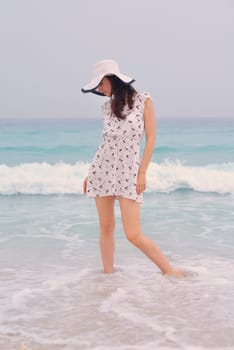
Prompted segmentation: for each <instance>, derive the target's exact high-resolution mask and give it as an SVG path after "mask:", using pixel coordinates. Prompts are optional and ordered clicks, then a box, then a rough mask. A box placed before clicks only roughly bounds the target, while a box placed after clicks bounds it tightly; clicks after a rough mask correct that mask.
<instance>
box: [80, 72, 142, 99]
mask: <svg viewBox="0 0 234 350" xmlns="http://www.w3.org/2000/svg"><path fill="white" fill-rule="evenodd" d="M108 75H115V76H116V77H118V78H119V79H120V80H122V81H123V82H124V83H125V84H132V83H133V82H134V81H135V79H133V78H130V77H128V76H126V75H124V74H121V73H118V74H117V73H115V74H106V75H100V76H98V77H96V78H94V79H92V80H91V81H90V82H89V83H88V84H86V85H85V86H84V87H83V88H82V89H81V91H82V92H84V93H87V92H92V93H93V94H96V95H100V96H105V95H104V94H103V93H102V92H98V91H97V88H98V86H99V84H100V82H101V81H102V79H103V78H104V77H105V76H108Z"/></svg>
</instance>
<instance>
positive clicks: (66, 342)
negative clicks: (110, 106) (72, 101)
mask: <svg viewBox="0 0 234 350" xmlns="http://www.w3.org/2000/svg"><path fill="white" fill-rule="evenodd" d="M101 129H102V120H101V119H94V120H91V119H89V120H83V119H77V120H75V119H63V120H62V119H57V120H55V119H53V120H49V119H41V120H13V119H9V120H4V119H1V120H0V281H1V283H0V349H2V350H12V349H16V350H86V349H89V350H151V349H152V350H155V349H157V350H173V349H183V350H208V349H216V350H221V349H225V350H229V349H230V350H231V349H234V312H233V310H234V120H230V119H229V120H226V119H219V120H218V119H205V118H200V119H199V118H197V119H189V118H187V119H186V120H185V119H160V118H159V119H158V120H157V146H156V149H155V152H154V155H153V158H152V161H151V163H150V166H149V170H148V175H147V190H146V192H145V193H144V201H143V204H142V209H141V215H142V228H143V232H144V233H145V234H146V235H147V236H148V237H150V238H151V239H152V240H153V241H154V242H155V243H156V244H157V245H158V246H159V247H160V248H161V249H162V250H163V251H164V253H165V254H166V255H167V257H168V259H169V260H170V262H171V263H172V264H173V265H174V266H177V267H180V268H183V269H185V270H186V271H187V272H188V273H187V276H186V277H185V278H183V279H175V278H168V277H164V276H162V274H161V273H160V271H159V269H158V268H157V267H156V266H155V265H154V264H153V263H152V262H151V261H149V260H148V259H147V258H146V257H145V256H144V255H143V254H142V253H141V252H139V251H138V250H137V249H136V248H135V247H133V246H131V245H130V243H129V242H128V241H127V240H126V238H125V236H124V233H123V230H122V226H121V221H120V212H119V207H118V202H116V206H115V211H116V218H117V225H116V232H115V237H116V252H115V272H114V274H112V275H105V274H103V273H102V266H101V259H100V254H99V232H98V231H99V228H98V218H97V214H96V208H95V204H94V201H93V200H92V199H88V198H86V197H85V196H84V195H83V194H82V181H83V179H84V177H85V176H86V175H87V171H88V166H89V163H90V162H91V160H92V158H93V156H94V154H95V151H96V149H97V147H98V145H99V143H100V141H101ZM143 144H144V141H143ZM142 147H143V145H142Z"/></svg>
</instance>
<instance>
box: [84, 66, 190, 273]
mask: <svg viewBox="0 0 234 350" xmlns="http://www.w3.org/2000/svg"><path fill="white" fill-rule="evenodd" d="M133 82H134V79H132V78H130V77H128V76H126V75H123V74H122V73H121V72H120V70H119V66H118V64H117V62H115V61H113V60H102V61H99V62H97V63H96V64H95V65H94V71H93V79H92V80H91V81H90V82H89V83H88V84H87V85H86V86H85V87H84V88H83V89H82V91H83V92H85V93H86V92H92V93H95V94H98V95H102V96H108V97H110V100H109V101H107V102H106V103H104V105H103V106H102V112H103V116H104V119H103V142H102V143H101V145H100V146H99V148H98V151H97V153H96V155H95V157H94V159H93V162H92V164H91V166H90V168H89V174H88V176H87V177H86V178H85V180H84V183H83V189H84V193H86V194H87V196H89V197H94V198H95V202H96V207H97V211H98V215H99V223H100V249H101V256H102V262H103V268H104V272H105V273H112V272H113V270H114V228H115V217H114V202H115V199H116V198H117V199H118V200H119V205H120V211H121V219H122V224H123V228H124V232H125V234H126V237H127V239H128V240H129V241H130V242H131V243H132V244H134V245H135V246H136V247H137V248H139V249H140V250H141V251H142V252H143V253H144V254H145V255H147V256H148V258H149V259H151V260H152V261H153V262H154V263H155V264H156V265H157V266H158V267H159V268H160V270H161V271H162V273H163V274H167V275H173V276H182V275H183V272H182V271H179V270H175V269H174V268H173V267H172V266H171V265H170V264H169V262H168V261H167V259H166V257H165V256H164V255H163V253H162V252H161V251H160V249H159V248H158V247H157V246H156V245H155V244H154V243H153V242H152V241H151V240H150V239H148V238H147V237H145V236H144V235H143V234H142V232H141V226H140V203H141V202H142V192H143V191H144V190H145V188H146V172H147V169H148V165H149V163H150V160H151V157H152V154H153V150H154V146H155V134H156V123H155V113H154V108H153V103H152V100H151V98H150V96H149V94H147V93H138V92H136V90H135V89H134V88H133V86H132V85H131V84H132V83H133ZM143 132H145V136H146V143H145V148H144V152H143V156H142V159H141V160H140V140H141V137H142V135H143Z"/></svg>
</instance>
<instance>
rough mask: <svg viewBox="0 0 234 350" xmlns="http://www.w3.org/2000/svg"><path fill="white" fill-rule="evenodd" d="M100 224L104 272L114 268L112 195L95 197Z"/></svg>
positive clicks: (113, 198)
mask: <svg viewBox="0 0 234 350" xmlns="http://www.w3.org/2000/svg"><path fill="white" fill-rule="evenodd" d="M95 202H96V207H97V211H98V216H99V225H100V250H101V256H102V263H103V268H104V272H105V273H112V272H113V270H114V249H115V244H114V229H115V217H114V202H115V197H114V196H106V197H97V198H95Z"/></svg>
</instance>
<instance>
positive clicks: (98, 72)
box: [81, 60, 135, 96]
mask: <svg viewBox="0 0 234 350" xmlns="http://www.w3.org/2000/svg"><path fill="white" fill-rule="evenodd" d="M107 75H115V76H117V77H118V78H119V79H120V80H122V81H123V82H124V83H126V84H131V83H133V82H134V81H135V79H133V78H130V77H128V76H127V75H124V74H122V73H120V70H119V65H118V63H117V62H116V61H114V60H102V61H99V62H97V63H96V64H95V65H94V66H93V78H92V80H91V81H90V82H89V83H88V84H86V85H85V86H84V87H83V88H82V89H81V91H82V92H93V93H94V94H97V95H103V96H104V94H102V93H101V92H98V91H97V90H96V89H97V87H98V85H99V84H100V82H101V81H102V79H103V78H104V77H105V76H107Z"/></svg>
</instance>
